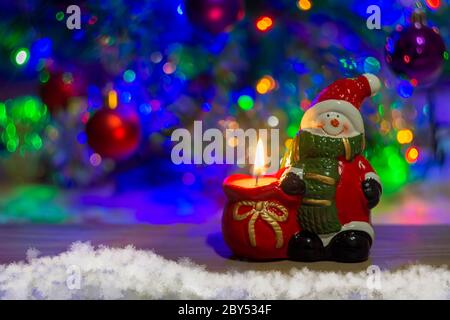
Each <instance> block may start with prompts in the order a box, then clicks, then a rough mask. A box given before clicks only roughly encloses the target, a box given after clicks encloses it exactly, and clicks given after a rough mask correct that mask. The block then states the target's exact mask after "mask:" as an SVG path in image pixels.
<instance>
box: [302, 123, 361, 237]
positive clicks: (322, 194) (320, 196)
mask: <svg viewBox="0 0 450 320" xmlns="http://www.w3.org/2000/svg"><path fill="white" fill-rule="evenodd" d="M297 139H298V148H299V150H298V151H299V160H298V161H297V162H296V163H295V164H294V167H297V168H302V169H303V172H304V181H305V183H306V193H305V195H304V197H303V201H302V205H301V206H300V208H299V209H298V219H299V222H300V225H301V227H302V229H303V230H308V231H312V232H314V233H317V234H327V233H332V232H338V231H339V230H340V229H341V224H340V223H339V220H338V215H337V209H336V201H335V195H336V186H337V184H338V182H339V172H338V166H339V164H338V157H344V158H345V159H346V160H348V161H350V160H352V159H353V158H354V157H355V156H356V155H358V154H360V153H361V152H362V151H363V148H364V135H363V134H360V135H357V136H355V137H352V138H344V139H343V138H331V137H325V136H320V135H314V134H312V133H310V132H308V131H301V132H299V134H298V137H297Z"/></svg>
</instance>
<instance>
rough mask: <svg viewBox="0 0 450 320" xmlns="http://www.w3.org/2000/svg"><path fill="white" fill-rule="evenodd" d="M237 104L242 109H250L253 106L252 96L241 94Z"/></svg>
mask: <svg viewBox="0 0 450 320" xmlns="http://www.w3.org/2000/svg"><path fill="white" fill-rule="evenodd" d="M238 105H239V107H240V108H241V109H242V110H250V109H252V108H253V106H254V102H253V99H252V97H250V96H248V95H242V96H240V97H239V99H238Z"/></svg>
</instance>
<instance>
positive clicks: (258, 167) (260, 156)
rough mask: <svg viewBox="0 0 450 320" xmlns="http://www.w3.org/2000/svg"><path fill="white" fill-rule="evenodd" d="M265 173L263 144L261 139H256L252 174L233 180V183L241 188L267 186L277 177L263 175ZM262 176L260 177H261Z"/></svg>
mask: <svg viewBox="0 0 450 320" xmlns="http://www.w3.org/2000/svg"><path fill="white" fill-rule="evenodd" d="M265 173H266V162H265V152H264V144H263V143H262V140H261V139H258V143H257V144H256V152H255V162H254V164H253V176H254V177H248V178H243V179H238V180H236V181H234V182H233V184H234V185H236V186H239V187H243V188H253V187H262V186H267V185H269V184H271V183H274V182H275V181H277V180H278V179H277V178H276V177H273V176H263V175H264V174H265ZM261 176H262V177H261Z"/></svg>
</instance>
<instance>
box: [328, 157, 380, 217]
mask: <svg viewBox="0 0 450 320" xmlns="http://www.w3.org/2000/svg"><path fill="white" fill-rule="evenodd" d="M339 174H340V179H339V183H338V185H337V189H336V208H337V210H338V218H339V221H340V223H341V224H342V225H344V224H346V223H349V222H352V221H362V222H368V223H370V210H369V208H368V206H367V199H366V198H365V196H364V193H363V191H362V186H361V185H362V182H363V181H364V180H365V179H367V178H368V177H371V178H374V179H376V180H377V181H379V178H378V176H377V175H376V173H375V171H374V170H373V168H372V166H371V165H370V163H369V161H367V159H366V158H364V157H363V156H362V155H358V156H356V157H355V158H354V159H353V160H351V161H347V160H345V158H344V157H342V158H339Z"/></svg>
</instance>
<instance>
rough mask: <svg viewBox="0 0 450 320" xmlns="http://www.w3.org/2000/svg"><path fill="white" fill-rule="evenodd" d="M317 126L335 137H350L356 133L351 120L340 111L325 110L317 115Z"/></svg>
mask: <svg viewBox="0 0 450 320" xmlns="http://www.w3.org/2000/svg"><path fill="white" fill-rule="evenodd" d="M317 127H318V128H320V129H322V131H323V132H324V133H325V135H328V136H333V137H349V136H353V135H355V133H356V130H355V128H354V127H353V125H352V123H351V121H350V120H349V119H348V118H347V117H346V116H345V115H344V114H342V113H339V112H333V111H329V112H324V113H321V114H319V116H318V117H317Z"/></svg>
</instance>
